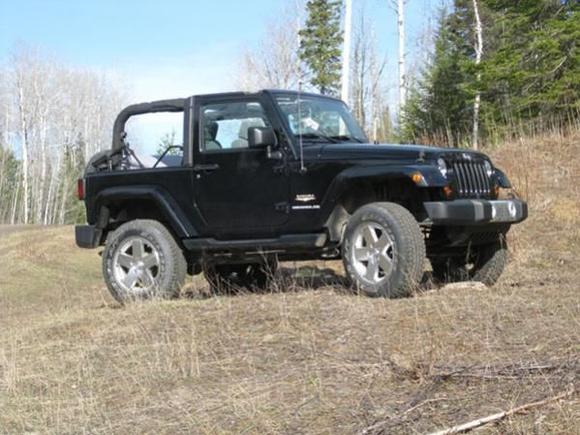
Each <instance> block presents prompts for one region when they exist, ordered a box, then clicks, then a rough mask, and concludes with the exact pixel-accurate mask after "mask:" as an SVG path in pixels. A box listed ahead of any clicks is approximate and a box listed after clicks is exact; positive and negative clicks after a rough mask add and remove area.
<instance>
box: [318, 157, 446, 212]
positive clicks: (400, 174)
mask: <svg viewBox="0 0 580 435" xmlns="http://www.w3.org/2000/svg"><path fill="white" fill-rule="evenodd" d="M416 173H420V174H421V175H422V176H423V180H424V183H423V184H421V185H420V186H419V187H444V186H446V185H447V184H448V183H449V181H448V180H447V179H446V178H445V177H443V175H441V173H440V172H439V170H438V169H437V168H436V167H434V166H431V165H373V166H353V167H351V168H348V169H345V170H344V171H342V172H341V173H340V174H338V175H337V176H336V178H335V179H334V181H333V182H332V183H331V185H330V187H329V189H328V192H327V193H326V195H325V196H324V199H323V200H322V204H321V208H322V210H323V212H324V211H326V212H327V214H330V213H331V212H332V210H333V209H334V207H335V206H336V204H337V202H338V200H339V199H340V198H341V196H342V194H343V193H344V192H345V191H346V190H347V189H348V187H349V185H350V184H351V183H352V182H354V181H357V180H365V181H367V180H368V181H371V182H373V183H376V182H388V181H389V180H395V179H399V180H400V179H409V180H410V179H411V176H412V175H413V174H416Z"/></svg>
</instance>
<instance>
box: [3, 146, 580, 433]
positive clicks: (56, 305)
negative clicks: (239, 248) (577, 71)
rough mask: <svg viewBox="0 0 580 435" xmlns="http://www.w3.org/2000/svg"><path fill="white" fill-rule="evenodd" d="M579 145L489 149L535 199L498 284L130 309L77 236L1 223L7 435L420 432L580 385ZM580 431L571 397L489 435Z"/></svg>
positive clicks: (193, 291)
mask: <svg viewBox="0 0 580 435" xmlns="http://www.w3.org/2000/svg"><path fill="white" fill-rule="evenodd" d="M579 144H580V135H573V136H572V137H568V138H561V137H558V136H553V137H544V138H537V139H534V140H527V141H525V142H521V143H514V144H513V145H510V146H506V147H503V148H501V149H499V150H498V151H494V152H492V154H494V157H495V160H496V162H498V163H499V166H501V167H503V168H504V169H506V170H507V172H508V173H509V174H510V175H511V178H512V179H513V181H514V182H515V183H516V184H517V186H518V187H519V189H520V191H521V192H522V194H524V195H525V196H526V197H527V198H528V199H529V201H530V205H531V217H530V219H529V220H528V221H527V222H526V223H524V224H523V225H521V226H519V227H518V228H517V229H516V230H515V231H514V232H512V233H511V234H510V242H511V247H512V263H511V264H510V267H509V269H508V271H507V272H506V274H505V275H504V277H503V278H502V280H501V281H500V283H499V284H498V285H497V286H496V287H495V288H493V289H488V288H485V287H482V286H479V285H453V286H447V287H444V288H439V289H431V290H426V291H424V292H423V293H421V294H418V295H417V296H416V297H413V298H408V299H403V300H372V299H367V298H364V297H359V296H356V295H352V294H349V293H346V292H344V291H343V290H341V289H340V288H339V287H333V286H332V285H325V284H324V282H320V281H321V280H320V279H301V280H298V281H297V282H296V283H295V284H293V285H287V284H285V285H280V286H278V287H277V288H275V289H272V290H273V291H272V292H269V293H267V294H247V295H241V296H219V297H212V298H203V297H199V295H200V294H201V293H203V290H204V286H205V284H204V283H203V281H202V280H199V279H197V278H196V279H195V280H193V281H192V283H191V284H190V287H189V288H188V291H187V293H188V294H189V295H190V296H195V297H189V298H188V297H184V298H182V299H180V300H177V301H171V302H163V303H144V304H137V305H133V306H130V307H126V308H121V307H119V306H118V305H117V304H116V303H115V302H113V300H112V299H111V298H110V297H109V296H108V294H107V292H106V289H105V286H104V284H103V283H102V278H101V274H100V257H99V256H98V255H97V253H96V252H94V251H83V250H80V249H77V248H76V247H75V245H74V241H73V231H72V228H70V227H60V228H50V229H40V228H19V229H17V230H16V231H14V230H10V231H8V229H7V228H5V227H4V228H0V319H1V320H0V433H23V432H34V433H55V434H56V433H58V434H63V433H107V434H108V433H123V434H125V433H157V434H159V433H168V434H169V433H203V434H213V433H242V432H243V433H279V432H283V433H328V434H331V433H332V434H334V433H425V432H429V431H432V430H436V429H441V428H444V427H448V426H452V425H454V424H458V423H462V422H465V421H469V420H472V419H474V418H477V417H482V416H486V415H488V414H493V413H496V412H499V411H500V410H504V409H509V408H512V407H514V406H517V405H520V404H523V403H527V402H533V401H536V400H540V399H543V398H546V397H550V396H554V395H556V394H558V393H560V392H563V391H566V390H568V389H570V388H571V387H572V386H574V385H575V387H576V390H578V389H579V388H580V384H579V377H580V358H579V357H580V298H579V293H578V277H577V271H578V269H579V267H580V261H579V260H578V249H579V248H580V229H579V228H580V201H579V200H580V179H579V178H578V174H580V158H579V157H578V155H579V152H580V145H579ZM318 266H319V267H330V268H335V269H337V268H338V267H337V265H336V264H333V263H328V264H326V265H323V264H320V265H318ZM285 267H286V268H287V269H288V270H287V274H290V275H294V276H296V275H300V276H304V275H307V274H308V273H310V272H311V271H312V269H300V270H299V271H298V272H297V271H296V270H294V269H293V268H295V267H296V265H293V264H287V265H285ZM308 282H310V283H311V284H312V285H310V286H308V285H305V283H308ZM300 284H302V285H300ZM282 287H284V289H283V290H284V291H281V290H282ZM578 427H580V402H579V399H578V395H573V396H571V397H569V398H567V399H565V400H562V401H559V402H554V403H551V404H548V405H546V406H542V407H539V408H535V409H533V410H531V411H529V412H528V413H525V414H518V415H515V416H513V417H510V418H508V419H506V420H504V421H503V422H502V423H500V424H499V425H489V426H486V428H485V429H484V430H483V432H484V433H498V434H500V433H501V434H504V433H522V434H524V433H561V434H571V433H575V432H578Z"/></svg>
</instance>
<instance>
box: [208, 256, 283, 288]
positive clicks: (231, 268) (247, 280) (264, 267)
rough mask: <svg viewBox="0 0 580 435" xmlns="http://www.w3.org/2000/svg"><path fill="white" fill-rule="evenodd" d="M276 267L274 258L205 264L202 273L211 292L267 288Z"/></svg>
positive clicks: (276, 263)
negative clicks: (236, 262)
mask: <svg viewBox="0 0 580 435" xmlns="http://www.w3.org/2000/svg"><path fill="white" fill-rule="evenodd" d="M277 268H278V262H277V261H276V260H269V261H267V262H260V263H242V264H235V263H234V264H205V265H204V267H203V274H204V276H205V279H206V280H207V282H208V284H209V286H210V289H211V291H212V292H213V293H216V294H221V293H229V294H231V293H239V292H241V291H244V290H265V289H267V288H268V287H269V286H270V284H271V282H272V280H273V278H274V276H275V274H276V271H277Z"/></svg>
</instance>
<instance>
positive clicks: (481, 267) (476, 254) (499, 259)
mask: <svg viewBox="0 0 580 435" xmlns="http://www.w3.org/2000/svg"><path fill="white" fill-rule="evenodd" d="M507 262H508V247H507V244H506V241H505V238H504V237H503V236H500V240H498V241H497V242H494V243H491V244H488V245H483V246H475V247H471V248H470V249H469V250H468V251H466V253H465V254H464V255H462V256H461V257H451V258H449V259H447V260H446V261H432V262H431V266H432V268H433V276H434V277H435V278H436V279H437V280H438V281H440V282H443V283H453V282H460V281H478V282H481V283H483V284H485V285H486V286H488V287H491V286H493V285H494V284H495V283H496V282H497V281H498V279H499V278H500V276H501V274H502V273H503V271H504V269H505V266H506V264H507ZM468 265H469V266H468Z"/></svg>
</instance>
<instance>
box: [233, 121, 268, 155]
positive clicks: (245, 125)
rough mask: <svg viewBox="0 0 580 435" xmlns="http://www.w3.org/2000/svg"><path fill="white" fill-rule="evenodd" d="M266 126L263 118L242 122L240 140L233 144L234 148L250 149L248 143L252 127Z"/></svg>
mask: <svg viewBox="0 0 580 435" xmlns="http://www.w3.org/2000/svg"><path fill="white" fill-rule="evenodd" d="M265 126H266V124H265V123H264V120H263V119H261V118H253V119H247V120H245V121H242V123H241V124H240V131H239V133H238V139H236V140H235V141H233V142H232V148H248V147H249V146H250V144H249V142H248V130H249V129H250V128H251V127H265Z"/></svg>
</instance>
